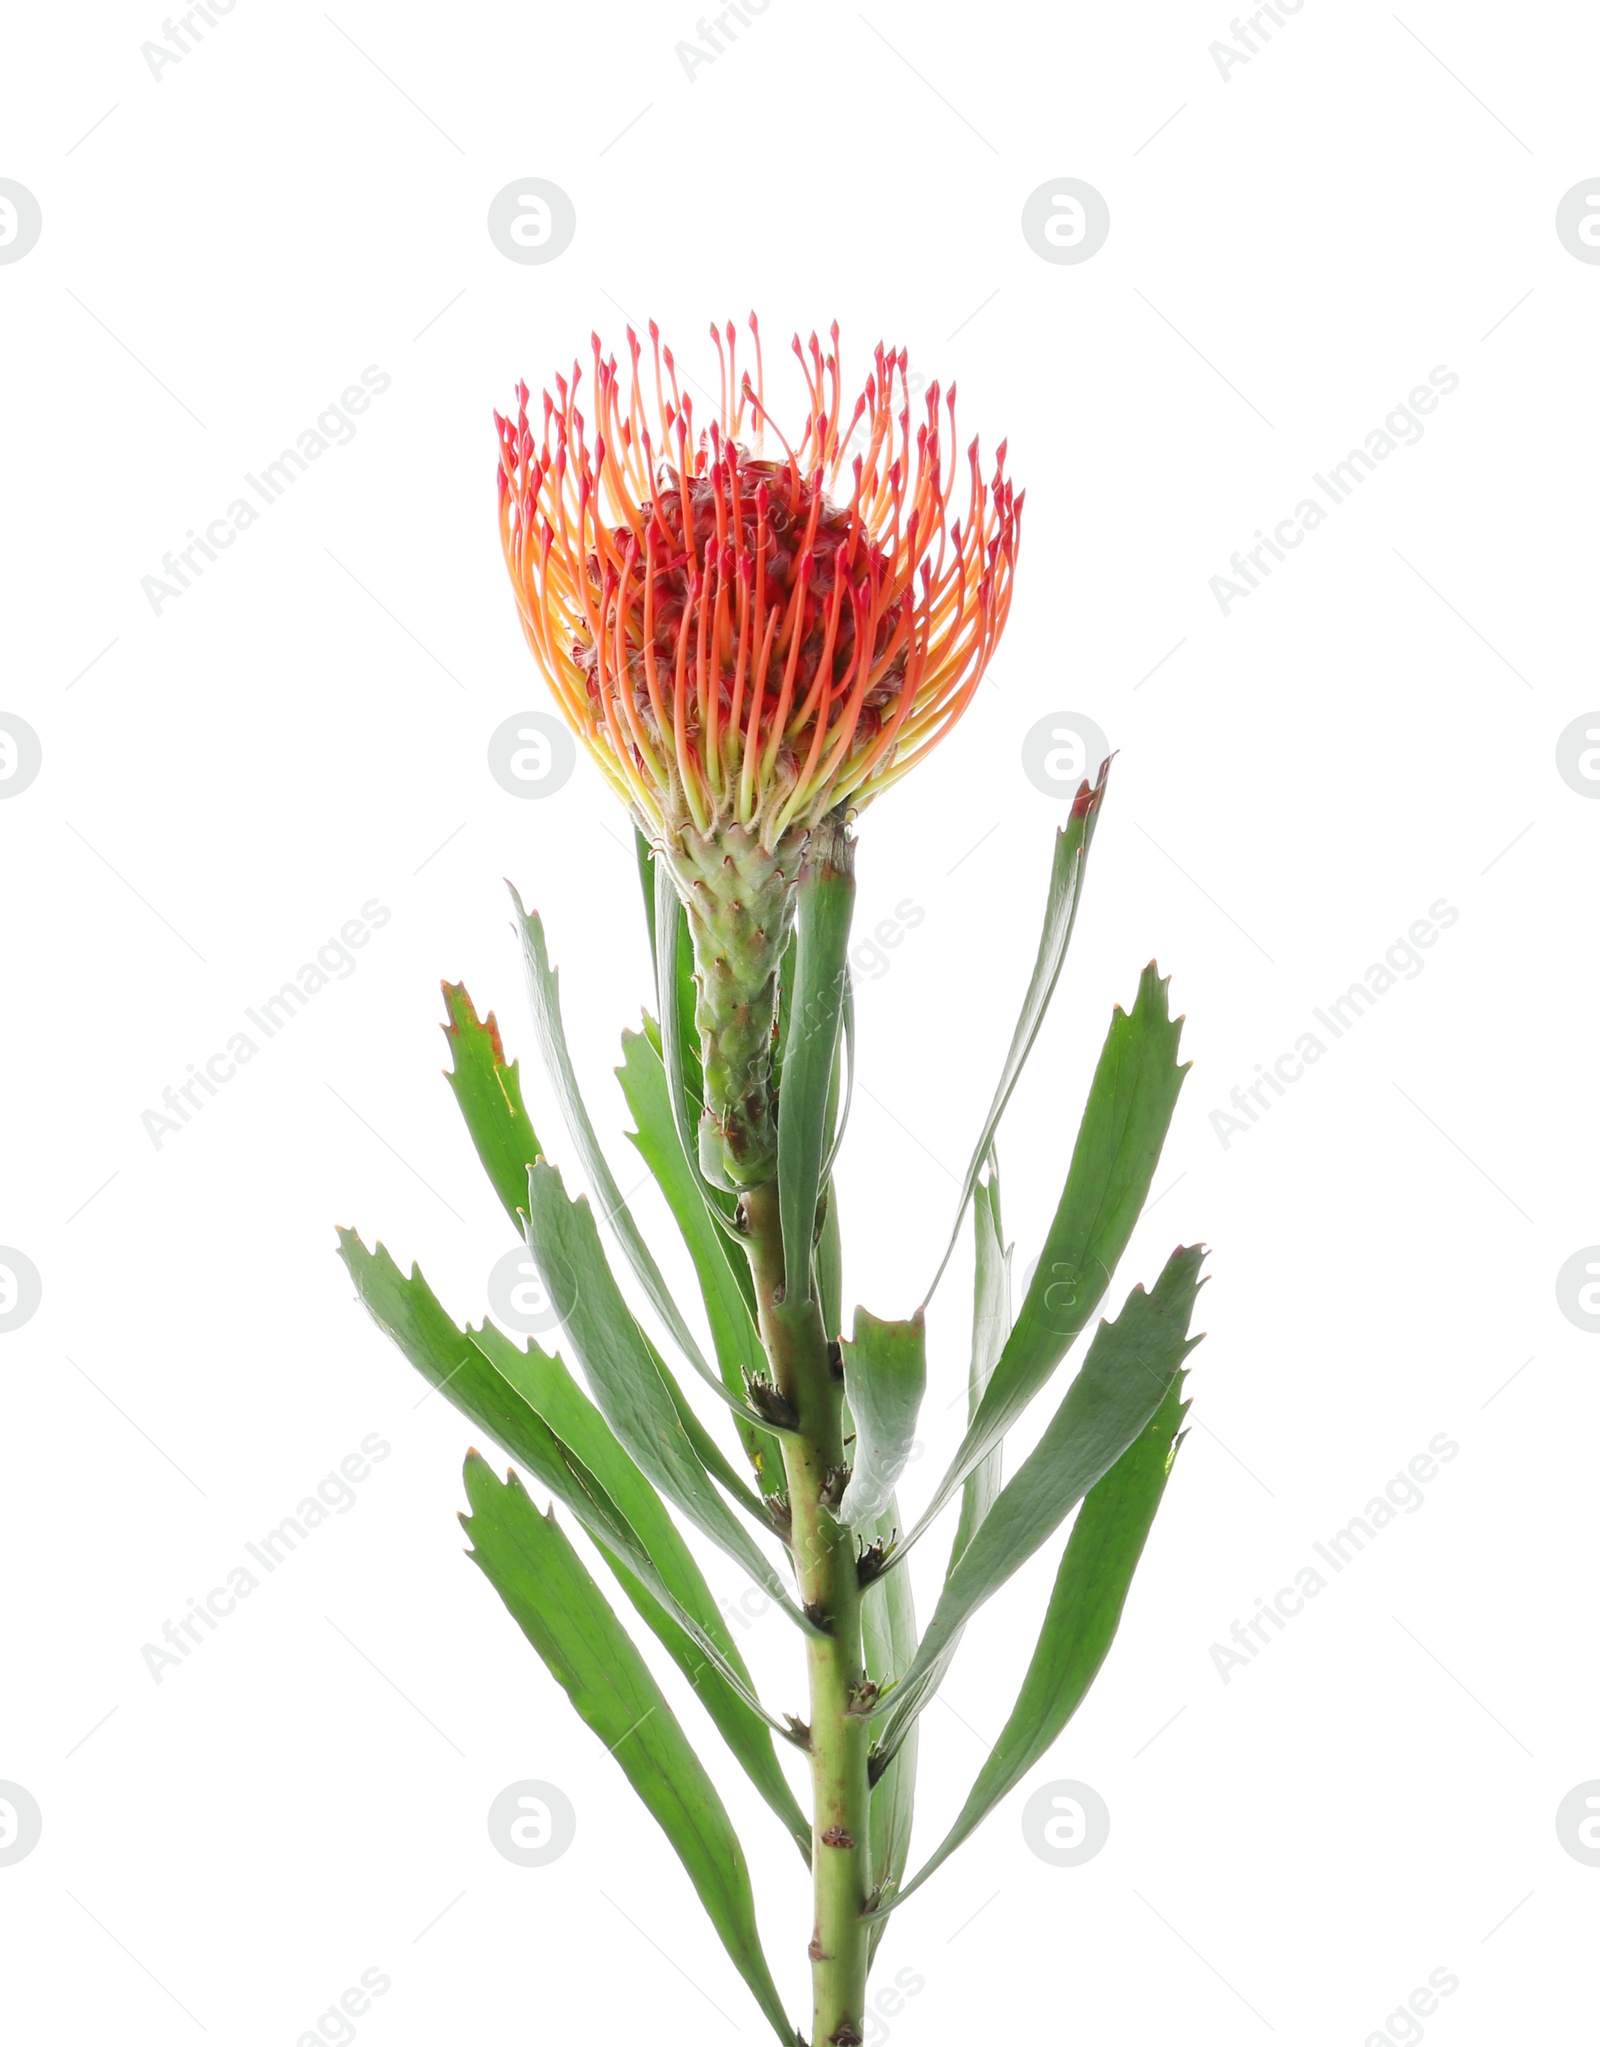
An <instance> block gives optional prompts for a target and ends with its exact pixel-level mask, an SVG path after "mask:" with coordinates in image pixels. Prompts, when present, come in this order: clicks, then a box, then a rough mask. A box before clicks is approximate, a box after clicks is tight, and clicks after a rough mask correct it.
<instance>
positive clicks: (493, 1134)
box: [440, 981, 540, 1237]
mask: <svg viewBox="0 0 1600 2047" xmlns="http://www.w3.org/2000/svg"><path fill="white" fill-rule="evenodd" d="M440 986H441V988H442V989H443V991H444V1003H445V1008H446V1010H447V1011H448V1013H449V1017H450V1021H449V1022H448V1023H447V1024H446V1025H445V1026H444V1034H445V1038H446V1040H447V1041H448V1043H449V1046H450V1060H451V1070H450V1072H449V1073H447V1074H446V1075H445V1079H446V1080H447V1081H448V1082H449V1085H450V1092H451V1093H452V1094H453V1095H454V1096H455V1098H456V1103H457V1106H458V1107H459V1108H460V1110H461V1115H462V1119H463V1120H464V1122H465V1123H466V1126H467V1134H468V1135H469V1136H470V1137H471V1139H472V1142H473V1145H474V1146H475V1147H476V1150H477V1153H478V1157H479V1158H480V1159H481V1160H482V1161H483V1168H484V1171H485V1172H486V1173H487V1174H488V1176H489V1182H490V1185H491V1186H492V1187H493V1188H494V1191H495V1193H496V1194H497V1195H498V1196H499V1197H500V1205H501V1206H502V1207H503V1208H504V1210H505V1212H506V1214H507V1215H508V1216H510V1218H511V1222H512V1227H513V1228H514V1229H515V1230H516V1233H517V1235H518V1236H519V1237H520V1236H521V1235H522V1220H521V1216H520V1214H519V1211H520V1210H521V1208H522V1206H523V1204H524V1203H525V1202H526V1200H527V1198H528V1168H529V1166H531V1165H532V1164H533V1162H534V1160H535V1159H536V1158H537V1157H538V1156H539V1149H540V1147H539V1139H538V1135H537V1133H536V1132H535V1130H534V1127H533V1124H532V1121H531V1120H530V1118H529V1116H528V1111H527V1108H526V1106H525V1105H524V1103H523V1099H522V1077H521V1075H520V1073H519V1072H518V1070H517V1062H516V1061H515V1060H514V1059H513V1060H511V1061H509V1062H508V1061H507V1059H506V1055H505V1048H504V1046H503V1045H502V1043H501V1041H500V1027H499V1025H498V1024H497V1023H496V1022H495V1020H494V1011H493V1010H490V1012H489V1014H488V1015H487V1016H486V1017H485V1018H484V1019H483V1021H482V1022H481V1023H480V1022H479V1020H478V1015H477V1012H476V1010H475V1009H474V1008H473V1006H472V997H471V996H470V995H469V994H468V993H467V991H466V989H465V988H464V987H463V986H462V985H461V984H460V983H459V982H454V983H452V982H450V981H443V982H441V983H440Z"/></svg>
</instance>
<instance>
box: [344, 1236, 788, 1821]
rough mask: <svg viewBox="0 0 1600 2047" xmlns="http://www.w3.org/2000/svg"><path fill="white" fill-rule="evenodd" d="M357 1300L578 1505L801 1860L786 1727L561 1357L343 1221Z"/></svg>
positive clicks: (457, 1399)
mask: <svg viewBox="0 0 1600 2047" xmlns="http://www.w3.org/2000/svg"><path fill="white" fill-rule="evenodd" d="M340 1256H341V1258H343V1260H344V1263H345V1266H346V1268H347V1269H348V1271H349V1273H350V1275H351V1277H352V1279H354V1281H355V1284H356V1291H357V1293H358V1294H359V1295H360V1297H361V1299H362V1301H363V1303H364V1304H365V1306H366V1308H367V1310H368V1312H369V1313H370V1314H371V1316H372V1318H373V1320H374V1321H375V1322H376V1323H377V1324H378V1326H379V1327H380V1328H381V1329H382V1330H383V1331H384V1332H385V1333H386V1334H387V1335H388V1336H389V1337H390V1338H391V1339H392V1340H393V1341H394V1342H395V1343H396V1344H397V1345H398V1347H399V1349H400V1350H401V1352H402V1354H403V1355H404V1356H405V1357H406V1358H408V1359H409V1361H410V1362H411V1363H412V1364H413V1365H414V1366H415V1367H416V1369H417V1370H418V1371H419V1372H420V1373H421V1375H422V1376H423V1378H424V1379H426V1380H427V1381H428V1383H429V1384H430V1385H431V1386H433V1387H434V1388H435V1389H436V1390H438V1391H439V1392H441V1393H442V1394H443V1395H444V1397H445V1399H446V1400H447V1401H449V1402H450V1403H451V1405H452V1406H454V1407H456V1408H457V1409H458V1410H459V1411H460V1412H461V1413H462V1414H464V1415H466V1416H467V1417H468V1419H469V1420H471V1421H472V1422H473V1423H474V1424H475V1426H477V1427H478V1428H481V1429H483V1430H484V1431H485V1432H486V1433H487V1435H488V1436H489V1437H490V1438H491V1440H493V1441H494V1442H495V1443H497V1444H498V1445H499V1446H500V1447H501V1448H502V1449H503V1450H506V1451H508V1452H509V1453H510V1454H511V1455H512V1456H513V1457H515V1458H516V1459H517V1461H518V1462H519V1463H520V1464H521V1465H523V1467H524V1468H525V1469H526V1470H528V1471H529V1472H531V1473H532V1474H533V1475H534V1476H535V1477H536V1478H537V1479H538V1480H539V1481H540V1483H541V1484H543V1485H545V1486H547V1487H548V1488H549V1490H550V1491H551V1492H552V1493H553V1494H554V1495H555V1496H556V1498H557V1499H559V1500H561V1501H562V1502H563V1503H564V1504H565V1505H566V1506H568V1507H569V1508H570V1509H571V1511H572V1512H573V1513H574V1514H575V1515H576V1517H577V1518H578V1520H579V1521H580V1522H581V1524H582V1526H583V1527H584V1529H585V1531H586V1532H587V1533H588V1534H589V1536H590V1537H591V1539H592V1540H593V1541H594V1542H595V1543H596V1544H597V1545H598V1546H599V1548H600V1551H601V1554H602V1555H603V1556H604V1557H605V1560H606V1562H607V1564H608V1565H609V1566H610V1568H611V1570H612V1571H613V1572H614V1573H615V1575H616V1577H617V1579H618V1581H619V1583H620V1584H621V1585H622V1587H623V1589H624V1591H625V1592H626V1593H627V1594H628V1597H629V1599H630V1600H631V1601H632V1602H633V1604H634V1606H635V1607H636V1608H637V1610H638V1611H639V1613H640V1614H641V1616H642V1617H643V1618H644V1620H645V1621H646V1623H647V1624H648V1625H649V1626H650V1628H651V1629H652V1630H653V1631H654V1633H655V1634H656V1635H658V1636H659V1637H660V1639H661V1641H662V1642H663V1644H664V1645H665V1646H666V1648H667V1650H668V1652H669V1653H670V1654H671V1656H672V1658H673V1661H674V1662H675V1663H676V1664H677V1665H678V1667H679V1669H680V1670H682V1671H683V1673H684V1675H685V1676H686V1677H687V1678H688V1680H689V1682H690V1684H691V1685H693V1687H694V1689H695V1692H696V1694H697V1695H698V1697H699V1699H700V1702H701V1704H702V1705H703V1706H704V1707H705V1708H706V1711H707V1713H708V1714H709V1715H710V1716H711V1719H712V1720H713V1722H714V1723H715V1724H716V1726H717V1728H718V1730H719V1731H720V1732H721V1734H722V1736H723V1738H724V1740H725V1741H726V1742H727V1743H728V1746H729V1748H730V1749H731V1750H732V1752H733V1754H734V1756H735V1757H736V1758H737V1760H738V1762H739V1763H740V1765H741V1767H742V1768H743V1769H744V1770H745V1772H746V1774H747V1775H748V1776H749V1777H750V1780H751V1782H752V1783H753V1784H754V1785H755V1786H756V1788H757V1789H758V1790H759V1791H760V1793H761V1795H762V1797H763V1798H765V1799H766V1801H767V1803H768V1805H770V1806H771V1807H772V1809H773V1811H774V1812H775V1813H776V1814H777V1815H778V1817H779V1819H781V1820H782V1822H783V1824H784V1826H785V1827H786V1828H787V1829H788V1830H789V1833H790V1834H791V1836H792V1837H793V1839H794V1840H795V1843H796V1845H797V1846H798V1847H799V1849H800V1852H801V1854H802V1855H804V1856H806V1857H807V1858H808V1859H809V1855H810V1848H811V1829H810V1826H809V1824H808V1823H807V1821H806V1819H805V1816H804V1814H803V1813H802V1812H801V1811H800V1808H799V1806H798V1805H797V1804H796V1802H795V1798H794V1794H793V1792H792V1791H791V1790H790V1789H789V1785H788V1781H787V1779H786V1778H785V1777H784V1775H783V1772H782V1770H781V1769H780V1768H779V1765H778V1760H777V1757H776V1755H775V1754H774V1753H773V1748H772V1734H771V1730H772V1729H774V1728H775V1729H777V1731H778V1732H779V1733H782V1734H784V1735H785V1736H786V1737H787V1736H788V1735H789V1730H788V1728H787V1727H786V1726H785V1725H784V1724H783V1723H782V1722H781V1721H780V1720H778V1719H777V1718H776V1717H775V1716H774V1715H773V1714H771V1713H769V1712H768V1711H767V1709H766V1708H765V1707H764V1706H763V1705H762V1704H761V1702H760V1700H759V1699H758V1698H757V1697H756V1695H755V1690H754V1687H753V1685H752V1682H751V1678H750V1673H749V1671H748V1670H747V1669H746V1668H745V1664H744V1660H743V1658H742V1657H741V1656H740V1655H739V1652H738V1650H737V1648H736V1647H735V1646H734V1642H733V1638H732V1635H731V1634H730V1633H729V1630H728V1626H727V1622H726V1621H725V1620H724V1618H723V1616H722V1613H721V1611H720V1610H719V1608H718V1606H717V1603H716V1600H715V1599H714V1598H713V1596H712V1593H711V1589H710V1587H709V1586H708V1585H707V1584H706V1581H705V1579H704V1577H703V1576H702V1575H701V1571H700V1567H699V1565H698V1564H697V1563H696V1562H695V1560H694V1556H693V1553H692V1552H691V1551H690V1549H689V1547H688V1545H687V1543H685V1541H684V1540H683V1537H682V1536H681V1535H680V1534H679V1533H678V1531H677V1528H676V1526H675V1525H674V1523H673V1521H672V1517H671V1516H670V1515H669V1514H668V1513H667V1512H666V1509H665V1508H664V1507H663V1506H662V1504H661V1501H660V1499H659V1498H658V1497H657V1495H656V1492H655V1490H654V1488H653V1487H652V1486H651V1485H650V1484H649V1483H648V1481H647V1480H646V1479H645V1478H644V1476H643V1474H642V1473H641V1472H640V1471H639V1469H638V1467H637V1466H636V1465H635V1464H634V1463H633V1460H632V1459H631V1458H630V1457H629V1456H628V1454H627V1452H626V1451H625V1450H624V1449H623V1448H622V1446H621V1444H620V1443H618V1441H617V1439H616V1437H615V1436H613V1435H612V1433H611V1431H610V1429H609V1428H608V1427H607V1425H606V1422H605V1419H604V1417H603V1416H602V1415H601V1414H600V1413H599V1411H598V1410H597V1409H596V1408H595V1407H594V1405H593V1404H592V1402H591V1401H590V1400H589V1399H588V1397H587V1396H586V1395H585V1394H584V1393H583V1392H582V1390H581V1389H580V1388H579V1386H578V1385H577V1383H576V1381H575V1380H574V1379H573V1378H572V1375H571V1374H570V1373H569V1372H568V1371H567V1369H566V1367H565V1366H564V1365H563V1364H562V1363H561V1360H560V1359H559V1358H552V1357H547V1356H546V1355H545V1354H544V1353H543V1352H542V1351H540V1350H539V1349H538V1347H537V1346H536V1345H535V1344H532V1343H530V1344H529V1345H528V1347H527V1349H526V1350H525V1351H524V1350H519V1349H518V1348H517V1346H516V1345H515V1344H514V1343H512V1342H511V1340H510V1339H509V1338H508V1337H506V1336H504V1335H503V1334H502V1333H501V1332H500V1331H499V1330H498V1329H495V1328H494V1327H492V1326H491V1325H490V1324H488V1323H485V1324H484V1326H483V1327H482V1328H481V1329H476V1330H475V1329H470V1328H469V1329H466V1330H462V1329H459V1328H457V1327H456V1325H455V1323H454V1322H453V1321H452V1320H451V1318H450V1316H449V1315H447V1314H446V1312H445V1310H444V1309H443V1308H442V1307H441V1306H440V1305H439V1302H438V1300H437V1299H436V1298H435V1296H434V1294H433V1292H432V1290H431V1289H430V1288H429V1286H428V1283H427V1281H426V1280H425V1279H424V1278H423V1277H422V1274H421V1273H420V1272H419V1271H417V1269H416V1268H415V1266H413V1267H412V1270H411V1275H410V1277H409V1278H407V1277H405V1276H404V1275H403V1274H402V1273H401V1272H400V1270H399V1268H398V1267H397V1266H396V1265H395V1263H394V1261H393V1259H392V1258H390V1256H389V1254H388V1252H387V1251H385V1250H384V1248H383V1246H382V1245H381V1244H380V1245H379V1246H378V1248H377V1250H376V1251H375V1252H373V1253H369V1252H368V1251H367V1249H366V1247H365V1246H364V1245H363V1244H362V1243H361V1240H360V1239H359V1238H358V1237H356V1236H355V1235H354V1234H353V1233H352V1232H349V1231H341V1232H340Z"/></svg>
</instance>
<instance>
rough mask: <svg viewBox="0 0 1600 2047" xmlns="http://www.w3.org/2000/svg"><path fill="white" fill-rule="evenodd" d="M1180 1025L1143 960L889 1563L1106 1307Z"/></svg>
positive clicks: (1177, 1079) (1141, 1186)
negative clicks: (969, 1387)
mask: <svg viewBox="0 0 1600 2047" xmlns="http://www.w3.org/2000/svg"><path fill="white" fill-rule="evenodd" d="M1182 1027H1183V1019H1182V1018H1181V1017H1179V1018H1178V1019H1177V1020H1176V1021H1174V1020H1173V1019H1171V1018H1170V1017H1169V1016H1168V1014H1167V983H1166V982H1165V981H1163V980H1162V979H1161V978H1160V976H1159V975H1158V974H1157V972H1156V964H1155V961H1154V960H1152V961H1151V962H1150V964H1149V966H1147V967H1146V968H1145V970H1144V972H1143V973H1142V974H1141V975H1140V977H1139V993H1138V996H1137V998H1136V999H1135V1001H1134V1005H1133V1009H1132V1011H1131V1012H1130V1013H1128V1014H1124V1013H1123V1011H1122V1010H1121V1009H1120V1008H1119V1009H1117V1010H1116V1011H1114V1012H1113V1015H1112V1019H1111V1028H1110V1030H1109V1031H1108V1032H1107V1034H1106V1042H1105V1046H1104V1049H1103V1050H1102V1051H1101V1054H1100V1063H1099V1064H1098V1066H1096V1068H1095V1074H1094V1081H1093V1083H1092V1085H1091V1086H1090V1089H1089V1102H1088V1106H1087V1107H1086V1108H1085V1110H1084V1113H1083V1122H1082V1124H1081V1125H1080V1126H1079V1130H1078V1141H1077V1143H1076V1144H1075V1145H1074V1146H1073V1151H1072V1164H1071V1165H1070V1167H1069V1168H1068V1170H1067V1180H1066V1185H1065V1187H1064V1188H1063V1189H1062V1192H1061V1200H1060V1203H1059V1204H1058V1206H1057V1208H1056V1212H1055V1218H1054V1220H1053V1221H1052V1222H1051V1225H1050V1230H1049V1234H1048V1235H1047V1237H1046V1238H1045V1245H1044V1250H1043V1252H1042V1253H1041V1254H1040V1258H1039V1265H1038V1269H1037V1271H1036V1272H1035V1273H1034V1276H1033V1282H1032V1284H1031V1285H1030V1286H1029V1288H1028V1291H1027V1294H1026V1295H1025V1296H1024V1298H1023V1302H1022V1307H1021V1310H1020V1312H1019V1313H1018V1315H1017V1320H1016V1324H1015V1326H1014V1327H1013V1329H1012V1331H1011V1334H1010V1336H1008V1337H1007V1339H1006V1344H1005V1348H1004V1350H1003V1351H1002V1352H1001V1354H1000V1360H999V1362H998V1364H996V1366H995V1368H994V1371H993V1373H992V1374H991V1375H990V1379H989V1384H988V1386H987V1387H986V1388H985V1390H984V1395H983V1398H982V1400H981V1401H980V1402H979V1403H978V1411H977V1413H976V1414H975V1415H974V1416H973V1417H972V1420H971V1422H970V1423H969V1424H968V1427H967V1432H966V1434H965V1436H964V1437H963V1438H962V1440H961V1445H960V1448H959V1449H958V1450H957V1451H956V1454H955V1456H954V1457H953V1458H952V1459H951V1462H950V1467H949V1469H948V1470H947V1471H946V1472H945V1474H944V1477H943V1478H942V1479H941V1480H940V1481H939V1487H938V1490H937V1491H936V1492H935V1494H934V1496H933V1499H932V1501H931V1502H930V1503H929V1506H928V1509H927V1511H926V1513H924V1514H923V1516H922V1518H921V1520H920V1521H919V1522H918V1523H917V1526H916V1527H915V1528H914V1529H913V1530H912V1531H911V1534H910V1536H908V1537H907V1539H906V1541H905V1542H904V1543H903V1544H902V1545H901V1547H900V1549H899V1551H898V1552H897V1553H896V1554H897V1558H903V1557H904V1556H905V1554H906V1552H907V1550H908V1549H909V1548H910V1546H911V1544H912V1543H913V1542H915V1541H916V1540H917V1539H918V1537H920V1536H921V1535H922V1534H923V1533H924V1532H925V1531H926V1530H927V1529H928V1528H929V1527H930V1526H931V1525H932V1523H933V1521H934V1519H935V1517H936V1516H937V1515H938V1513H939V1512H940V1510H941V1509H942V1508H943V1506H944V1504H945V1502H946V1500H948V1499H949V1497H950V1495H951V1494H952V1493H953V1492H954V1491H955V1489H956V1487H957V1486H959V1485H960V1484H961V1483H962V1481H963V1480H964V1479H965V1478H966V1476H967V1474H968V1472H970V1471H973V1470H975V1469H976V1468H977V1466H978V1465H979V1464H981V1463H982V1462H983V1460H984V1458H985V1457H987V1456H988V1454H989V1452H990V1451H991V1450H993V1449H994V1447H995V1445H996V1444H997V1443H999V1442H1000V1441H1001V1440H1002V1439H1003V1438H1004V1436H1005V1434H1006V1432H1007V1431H1008V1430H1009V1429H1010V1428H1011V1426H1012V1424H1013V1423H1014V1422H1015V1421H1016V1419H1017V1417H1018V1416H1019V1415H1020V1414H1021V1413H1022V1411H1023V1409H1024V1408H1026V1407H1027V1405H1028V1403H1029V1401H1031V1400H1032V1399H1033V1397H1034V1395H1035V1394H1036V1393H1037V1392H1038V1391H1039V1389H1040V1388H1041V1387H1042V1386H1043V1385H1044V1384H1045V1382H1046V1380H1048V1379H1049V1377H1050V1375H1051V1373H1052V1372H1053V1371H1054V1370H1055V1368H1056V1366H1057V1365H1058V1364H1060V1362H1061V1360H1062V1359H1063V1358H1064V1357H1065V1356H1066V1354H1067V1351H1068V1350H1069V1349H1070V1348H1071V1346H1072V1343H1073V1341H1074V1339H1075V1338H1076V1337H1077V1336H1078V1335H1079V1334H1080V1332H1081V1331H1082V1330H1083V1329H1084V1328H1085V1326H1086V1325H1087V1323H1088V1321H1089V1319H1090V1317H1091V1316H1092V1315H1093V1314H1094V1311H1095V1309H1096V1308H1097V1307H1098V1306H1099V1305H1100V1302H1101V1301H1102V1299H1103V1298H1104V1297H1105V1292H1106V1288H1107V1287H1108V1286H1109V1285H1110V1284H1111V1276H1112V1274H1113V1273H1114V1272H1115V1270H1116V1268H1117V1262H1118V1260H1119V1259H1120V1258H1121V1256H1122V1254H1123V1252H1124V1251H1125V1250H1126V1249H1127V1246H1128V1239H1129V1238H1130V1237H1131V1236H1132V1235H1133V1226H1134V1224H1135V1223H1136V1222H1137V1221H1138V1219H1139V1211H1140V1210H1141V1209H1142V1208H1143V1206H1144V1202H1145V1196H1146V1195H1147V1194H1148V1193H1149V1191H1150V1181H1151V1178H1152V1177H1153V1175H1154V1173H1155V1169H1156V1161H1157V1160H1158V1159H1159V1158H1160V1156H1161V1146H1162V1144H1163V1142H1164V1141H1165V1138H1166V1134H1167V1126H1168V1125H1169V1124H1170V1123H1171V1121H1172V1111H1173V1108H1174V1107H1175V1105H1176V1103H1177V1099H1178V1090H1179V1088H1180V1087H1181V1086H1182V1085H1183V1076H1184V1075H1185V1073H1187V1072H1188V1070H1189V1069H1188V1067H1187V1066H1179V1064H1178V1061H1177V1052H1178V1038H1179V1034H1180V1032H1181V1030H1182Z"/></svg>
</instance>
